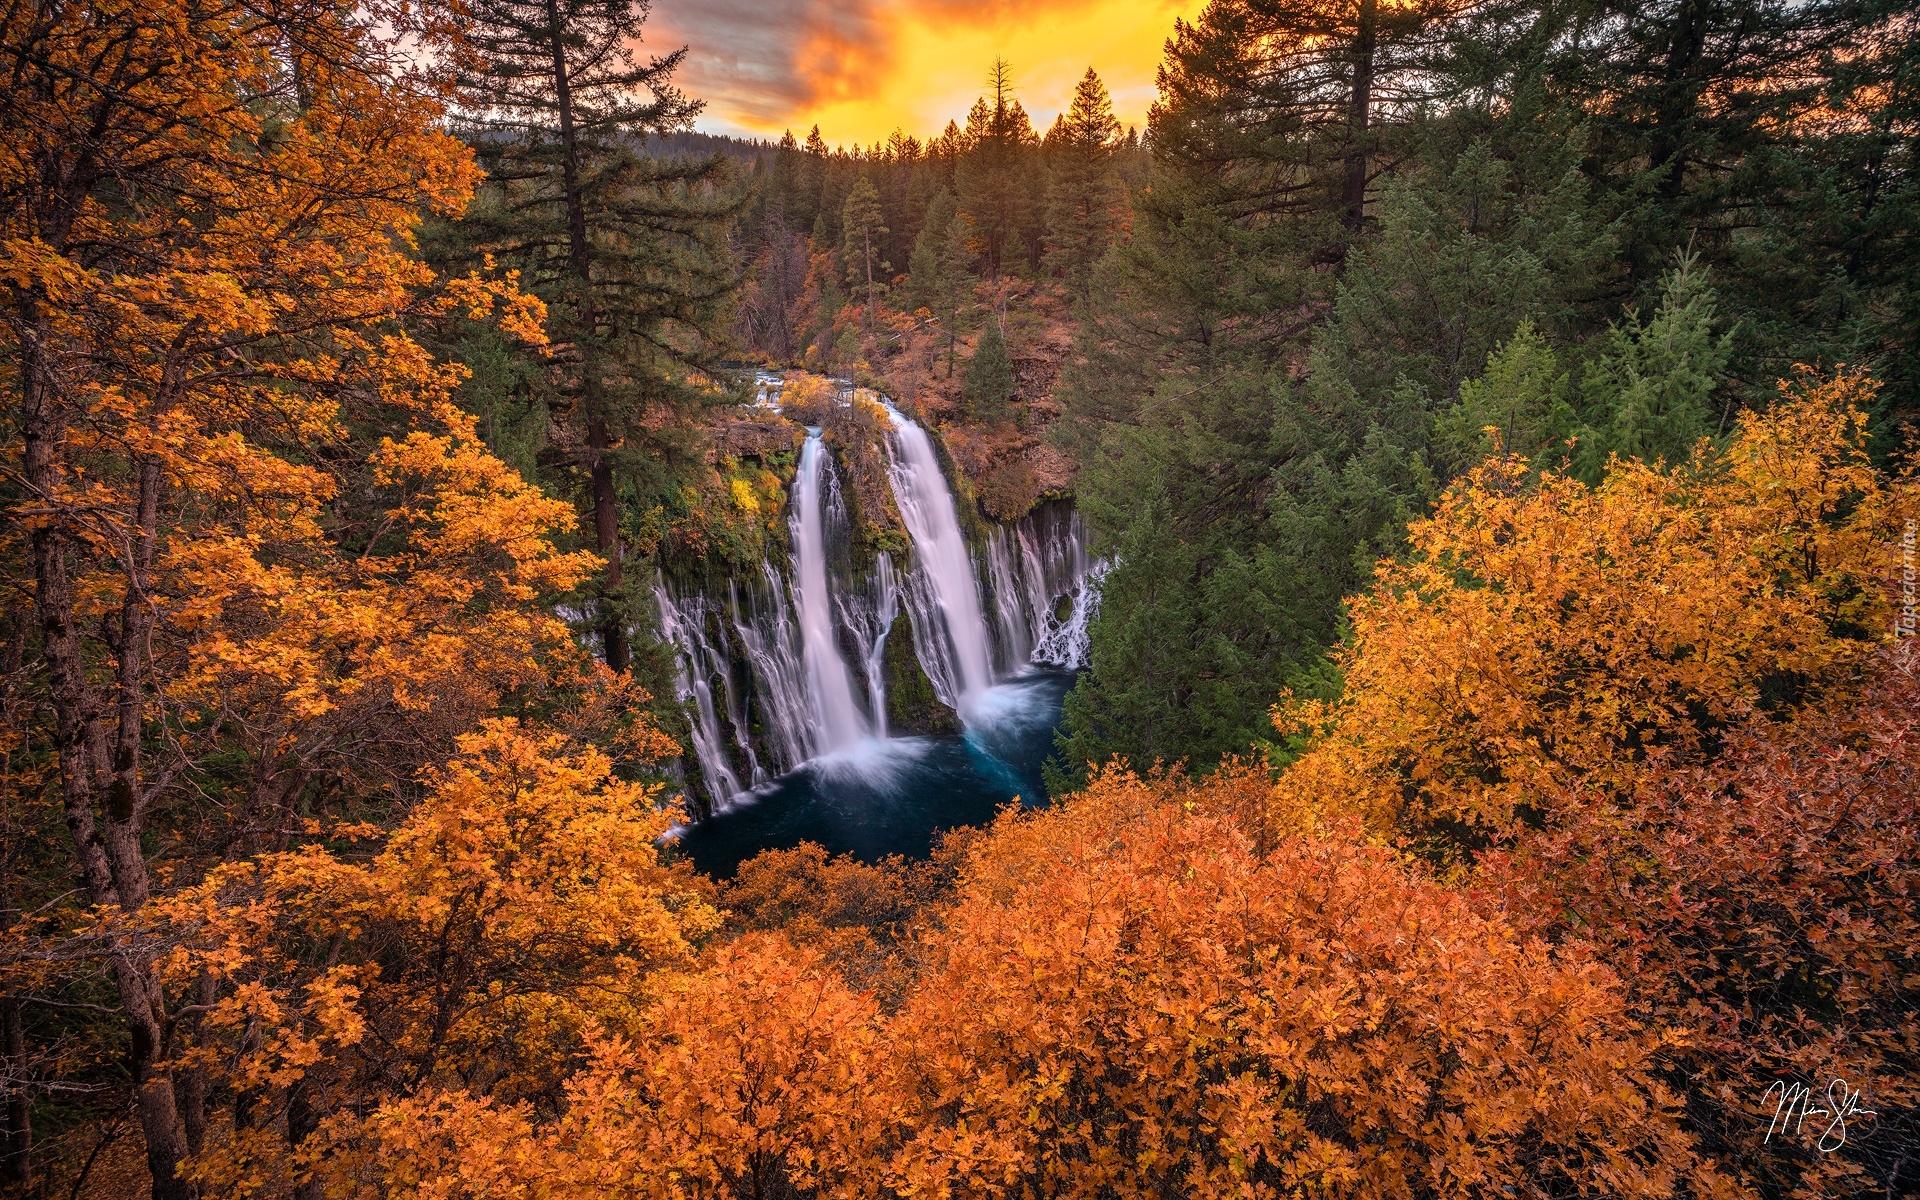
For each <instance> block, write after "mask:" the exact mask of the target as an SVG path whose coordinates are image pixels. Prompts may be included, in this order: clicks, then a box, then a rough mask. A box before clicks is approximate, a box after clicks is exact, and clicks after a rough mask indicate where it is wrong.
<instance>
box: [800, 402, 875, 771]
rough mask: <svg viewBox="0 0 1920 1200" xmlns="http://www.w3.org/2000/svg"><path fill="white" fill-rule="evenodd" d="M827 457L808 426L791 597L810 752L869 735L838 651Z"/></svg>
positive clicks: (854, 742)
mask: <svg viewBox="0 0 1920 1200" xmlns="http://www.w3.org/2000/svg"><path fill="white" fill-rule="evenodd" d="M826 458H827V454H826V449H825V447H824V446H823V445H822V444H821V441H820V431H819V430H818V429H809V430H808V431H807V440H806V444H805V445H804V446H803V447H802V448H801V450H800V471H799V474H798V476H797V477H796V478H795V480H794V484H793V520H792V529H793V603H794V607H795V608H796V609H798V610H799V614H800V652H801V655H802V658H803V660H804V662H805V666H806V675H807V700H808V707H809V709H810V710H811V714H812V718H813V720H812V723H811V724H812V732H813V735H814V736H813V738H812V751H813V753H812V754H811V755H809V756H808V757H814V756H817V755H820V754H832V753H834V752H835V751H838V750H851V749H852V748H853V747H855V746H857V745H859V744H860V740H861V739H862V738H864V737H866V736H867V722H866V718H865V715H864V714H863V713H862V712H861V710H860V705H859V704H858V703H856V702H855V701H854V698H853V680H852V679H851V678H850V677H849V676H848V674H847V663H846V660H845V659H844V658H842V657H841V656H840V638H839V635H838V634H837V633H836V632H835V630H834V604H833V597H832V595H831V594H829V592H828V591H827V534H826V518H825V516H824V512H825V509H826V501H825V499H824V495H825V492H826V490H827V489H826V486H825V485H824V484H823V482H822V479H821V476H822V475H823V474H824V473H825V464H826Z"/></svg>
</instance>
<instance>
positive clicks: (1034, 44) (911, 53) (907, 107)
mask: <svg viewBox="0 0 1920 1200" xmlns="http://www.w3.org/2000/svg"><path fill="white" fill-rule="evenodd" d="M1201 7H1202V4H1201V2H1200V0H1018V2H1017V3H1016V2H1014V0H654V2H653V15H652V17H651V18H650V19H649V20H648V22H647V25H646V42H645V45H644V46H643V47H642V49H643V51H645V52H647V53H651V54H662V53H666V52H668V51H670V50H673V49H676V48H678V47H679V46H682V45H685V46H687V47H689V52H688V55H687V61H686V63H685V65H684V66H683V67H682V68H681V71H680V75H679V81H680V84H681V86H682V87H683V88H684V89H685V90H686V91H687V92H688V94H690V95H692V96H695V97H698V98H699V99H702V100H705V101H706V102H707V109H706V111H705V112H704V113H702V114H701V116H700V119H699V121H698V127H699V128H700V129H703V130H707V131H709V132H712V133H733V134H745V135H751V136H762V137H779V136H780V133H781V131H782V130H785V129H792V130H793V132H794V136H796V137H805V136H806V131H807V129H808V128H809V127H810V126H812V125H813V124H814V123H815V122H818V123H819V125H820V132H821V134H822V136H824V137H825V138H826V139H827V141H828V142H829V143H830V144H834V145H847V144H851V143H854V142H859V143H862V144H871V143H873V142H875V141H878V140H880V139H883V138H885V137H886V136H887V134H889V133H891V132H892V131H893V129H894V128H895V127H896V126H897V127H900V128H902V129H905V130H906V131H907V132H908V133H911V134H914V135H916V136H919V137H923V138H924V137H926V136H928V135H930V134H934V133H938V132H939V131H940V130H941V129H942V128H944V127H945V125H946V123H947V121H948V119H949V118H952V119H955V120H960V121H963V122H964V121H965V119H966V112H967V107H968V105H970V104H972V103H973V100H974V97H976V96H978V95H979V94H980V92H981V84H982V81H983V80H984V79H985V77H986V74H987V68H988V66H989V64H991V63H992V62H993V59H994V57H995V56H996V55H998V56H1000V57H1002V58H1005V59H1006V60H1007V61H1008V62H1010V63H1011V64H1012V65H1013V72H1014V82H1015V84H1016V85H1017V89H1018V90H1017V92H1016V95H1017V96H1018V97H1019V100H1020V102H1021V103H1022V104H1023V105H1025V106H1026V109H1027V111H1028V113H1029V114H1031V115H1032V117H1033V122H1034V125H1035V126H1036V127H1038V128H1039V129H1040V130H1041V131H1043V132H1044V131H1045V129H1046V126H1047V125H1048V124H1049V123H1050V122H1051V121H1052V120H1053V117H1054V114H1055V113H1057V112H1059V111H1061V110H1062V109H1063V108H1065V107H1066V105H1067V102H1068V101H1069V100H1070V99H1071V98H1072V95H1073V85H1074V83H1075V82H1076V81H1077V80H1078V79H1079V78H1080V75H1081V73H1082V72H1084V71H1085V70H1086V69H1087V67H1089V66H1091V67H1093V69H1094V70H1096V71H1098V72H1099V73H1100V77H1101V78H1102V79H1104V80H1105V81H1106V84H1107V88H1108V90H1109V91H1111V92H1112V93H1113V103H1114V109H1115V111H1116V112H1117V113H1118V115H1119V117H1120V120H1121V122H1122V123H1123V124H1132V125H1141V124H1144V122H1145V119H1146V114H1147V106H1148V105H1149V104H1151V103H1152V102H1153V96H1154V89H1153V79H1154V69H1155V67H1156V66H1157V65H1158V64H1159V61H1160V52H1161V48H1162V46H1163V45H1164V44H1165V42H1166V40H1167V37H1168V36H1169V35H1170V34H1171V33H1172V32H1173V22H1174V18H1175V17H1180V16H1185V17H1192V16H1193V15H1194V14H1196V13H1198V12H1199V10H1200V8H1201Z"/></svg>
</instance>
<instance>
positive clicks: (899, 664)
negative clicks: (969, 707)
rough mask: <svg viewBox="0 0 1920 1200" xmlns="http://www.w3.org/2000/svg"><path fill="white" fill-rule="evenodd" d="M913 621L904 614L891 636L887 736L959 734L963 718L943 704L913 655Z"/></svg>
mask: <svg viewBox="0 0 1920 1200" xmlns="http://www.w3.org/2000/svg"><path fill="white" fill-rule="evenodd" d="M912 621H913V617H912V615H911V614H909V613H905V612H902V613H901V614H900V615H899V617H898V618H896V619H895V620H894V623H893V631H892V632H891V633H889V634H888V635H887V656H886V672H887V732H888V733H891V734H894V735H902V734H909V735H927V734H936V733H959V732H960V718H959V717H957V716H955V715H954V711H953V710H952V709H950V708H948V707H947V706H946V705H944V704H942V703H940V698H939V697H938V696H937V695H935V694H934V691H933V680H931V679H929V678H927V673H926V671H925V670H923V669H922V668H921V666H920V659H919V658H918V657H917V656H916V655H915V654H914V652H913V625H912Z"/></svg>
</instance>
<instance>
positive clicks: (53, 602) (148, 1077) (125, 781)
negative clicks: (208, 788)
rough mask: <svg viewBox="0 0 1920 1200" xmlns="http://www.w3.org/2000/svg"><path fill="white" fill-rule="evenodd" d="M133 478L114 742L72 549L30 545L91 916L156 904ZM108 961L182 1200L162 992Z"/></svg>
mask: <svg viewBox="0 0 1920 1200" xmlns="http://www.w3.org/2000/svg"><path fill="white" fill-rule="evenodd" d="M22 308H23V310H24V311H22V312H21V317H22V318H23V319H22V321H21V323H20V328H22V329H23V330H25V331H26V332H27V336H25V337H23V338H22V339H21V353H20V385H21V387H20V390H21V438H22V443H23V445H22V456H21V459H22V476H23V480H24V482H25V483H26V485H27V487H28V489H29V490H30V491H31V492H32V494H33V495H34V496H35V497H36V498H38V499H40V500H42V501H43V502H47V503H51V502H52V501H53V500H54V499H55V497H57V496H58V495H59V487H58V484H59V477H60V475H61V468H60V465H59V462H58V457H57V447H58V446H59V444H60V441H61V437H62V433H63V431H64V428H65V422H64V419H63V413H62V408H61V402H60V398H59V390H58V389H59V385H58V383H57V382H56V381H55V379H54V377H53V376H54V371H53V367H52V364H51V363H50V361H49V353H48V333H49V326H48V322H47V321H46V320H45V319H44V317H42V316H41V313H40V311H39V310H38V308H37V306H36V304H35V302H34V301H33V300H32V299H29V300H27V301H25V302H24V303H23V305H22ZM136 471H137V474H138V478H139V488H140V491H139V500H138V507H137V511H136V514H135V519H134V530H133V531H132V533H131V534H130V535H129V537H128V540H127V542H126V543H125V545H124V546H123V547H121V549H122V552H123V553H124V555H125V561H124V562H123V563H122V564H121V566H122V570H123V571H124V573H125V576H126V589H127V591H126V596H125V599H124V601H123V603H122V605H121V610H120V627H119V630H118V635H117V638H116V641H117V647H116V653H117V657H118V658H119V662H118V664H117V665H116V670H115V673H114V676H113V688H114V690H115V692H116V693H117V695H116V697H115V700H114V703H113V706H112V707H113V709H114V715H115V717H116V720H115V722H114V725H115V728H114V731H113V736H112V737H111V739H110V737H109V732H108V729H107V726H106V722H105V721H104V720H103V717H104V715H105V714H104V713H103V712H102V707H103V706H102V705H101V704H100V703H99V701H98V698H97V697H96V695H95V691H94V687H93V685H92V684H91V683H90V682H89V681H88V678H87V669H86V658H85V652H84V650H83V648H82V646H81V639H80V634H79V631H78V628H77V626H76V622H75V612H74V609H75V595H74V589H73V581H72V579H71V578H70V576H69V575H68V570H67V554H68V540H67V537H66V535H65V533H64V532H63V531H62V530H61V528H60V526H59V524H58V522H57V521H55V520H48V521H46V522H44V523H42V524H40V525H39V526H37V527H36V528H35V529H34V530H33V532H32V535H31V537H30V538H29V557H30V559H31V563H32V569H33V575H34V606H35V609H36V610H37V612H38V615H39V618H40V629H41V653H42V658H43V661H44V662H45V664H46V676H47V685H48V686H47V693H48V701H49V704H50V706H51V708H52V709H53V714H54V744H55V746H56V747H57V748H58V750H59V756H60V782H61V793H62V799H63V801H64V806H65V810H66V819H67V829H68V832H69V833H70V834H71V835H72V837H73V842H74V850H75V853H76V855H77V856H78V858H79V860H80V869H81V876H82V878H83V879H84V880H85V882H86V886H87V892H88V896H89V898H90V899H91V900H92V901H93V903H95V904H99V905H117V906H120V907H122V908H125V909H128V910H132V909H137V908H139V907H140V906H141V905H142V904H144V903H145V902H146V900H147V897H148V895H149V894H150V892H151V884H150V880H149V877H148V873H147V864H146V858H145V856H144V854H143V853H142V851H141V847H140V829H141V825H142V817H143V813H142V807H143V805H142V802H141V797H140V794H139V766H140V762H139V745H140V734H141V714H142V711H143V707H144V702H145V698H146V697H145V674H144V673H145V660H144V658H143V651H144V649H145V647H146V634H147V632H148V630H150V629H151V627H152V607H151V605H150V604H149V603H148V598H147V594H146V576H147V570H148V568H149V567H150V566H151V564H152V561H153V554H154V542H155V532H156V528H157V520H158V513H159V503H160V489H161V486H162V478H161V473H160V470H159V467H158V464H156V463H152V462H147V461H142V462H139V463H137V464H136ZM103 801H104V804H103V803H102V802H103ZM109 961H110V966H111V969H112V971H113V977H114V983H115V985H116V988H117V990H118V991H119V994H120V1004H121V1009H122V1011H123V1012H124V1013H125V1014H126V1018H127V1025H128V1030H129V1032H130V1034H131V1035H132V1036H131V1045H130V1050H129V1055H128V1060H129V1061H128V1067H129V1073H130V1074H131V1075H132V1077H133V1080H134V1094H135V1099H136V1103H137V1105H138V1108H139V1113H140V1124H141V1128H142V1130H143V1131H144V1132H145V1134H146V1140H147V1167H148V1170H149V1171H150V1172H151V1173H152V1176H153V1197H154V1200H186V1197H187V1188H186V1183H185V1181H184V1180H182V1179H180V1178H179V1175H178V1165H179V1162H180V1160H181V1158H183V1157H184V1156H185V1154H186V1144H185V1141H184V1139H183V1138H182V1136H181V1128H180V1119H179V1113H178V1110H177V1109H176V1107H175V1104H174V1094H173V1082H172V1080H171V1079H170V1078H169V1077H168V1076H167V1074H166V1072H164V1071H159V1070H156V1069H155V1068H156V1066H157V1064H158V1063H159V1061H160V1059H161V1056H162V1055H163V1054H164V1052H165V1045H166V1029H165V1020H164V1011H165V1009H164V1005H163V1003H162V997H161V994H160V988H159V984H158V981H157V980H155V979H154V976H153V970H152V963H151V962H150V961H149V960H148V959H147V957H146V956H145V955H140V954H135V953H132V952H128V951H117V952H115V953H114V954H113V955H112V956H111V957H110V960H109Z"/></svg>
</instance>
